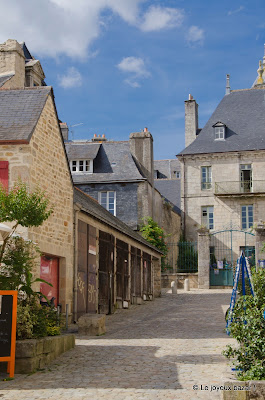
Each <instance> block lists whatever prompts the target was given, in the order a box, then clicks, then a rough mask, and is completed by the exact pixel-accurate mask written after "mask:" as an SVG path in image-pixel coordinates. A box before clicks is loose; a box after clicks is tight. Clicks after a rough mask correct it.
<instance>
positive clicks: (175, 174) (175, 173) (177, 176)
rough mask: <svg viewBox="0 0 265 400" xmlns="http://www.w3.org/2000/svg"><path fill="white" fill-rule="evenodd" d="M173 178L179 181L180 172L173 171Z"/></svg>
mask: <svg viewBox="0 0 265 400" xmlns="http://www.w3.org/2000/svg"><path fill="white" fill-rule="evenodd" d="M174 176H175V177H176V178H177V179H180V171H174Z"/></svg>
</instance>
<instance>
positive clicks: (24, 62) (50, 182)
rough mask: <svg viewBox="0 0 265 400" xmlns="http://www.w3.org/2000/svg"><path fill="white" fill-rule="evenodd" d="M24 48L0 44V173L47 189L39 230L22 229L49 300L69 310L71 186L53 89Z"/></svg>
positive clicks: (12, 42)
mask: <svg viewBox="0 0 265 400" xmlns="http://www.w3.org/2000/svg"><path fill="white" fill-rule="evenodd" d="M43 79H44V74H43V71H42V68H41V65H40V62H39V61H38V60H34V59H33V57H31V55H30V53H29V52H28V50H27V48H26V46H25V44H21V45H20V44H19V43H18V42H17V41H15V40H8V41H7V42H5V43H3V44H1V45H0V86H1V87H0V171H1V174H0V176H1V180H2V182H3V183H4V185H5V186H6V187H9V188H11V187H12V186H13V184H14V183H15V182H16V181H17V180H18V179H19V178H20V179H21V180H22V181H24V182H26V183H27V184H28V186H29V189H34V188H36V187H38V186H39V187H40V188H41V189H42V190H45V192H46V194H47V196H48V197H49V199H50V203H51V205H52V206H53V208H54V211H53V214H52V215H51V216H50V217H49V219H48V220H47V221H45V222H44V224H43V225H42V226H41V227H33V228H28V229H26V228H25V229H20V233H21V234H22V235H23V237H24V238H28V239H31V240H33V241H34V242H36V243H37V244H38V246H39V248H40V250H41V252H42V256H41V260H40V264H39V267H38V268H37V270H36V271H35V274H36V275H37V276H40V277H41V278H44V279H46V280H47V281H50V282H52V283H53V288H51V287H48V285H45V284H43V283H42V284H41V290H42V291H43V293H44V294H46V295H47V297H48V298H51V297H55V298H56V300H55V303H56V304H57V303H58V302H60V303H61V305H62V310H63V312H64V311H65V305H66V304H68V305H69V311H70V313H71V312H72V309H73V243H74V239H73V183H72V178H71V172H70V169H69V166H68V161H67V156H66V153H65V148H64V142H63V138H62V134H61V129H60V124H59V121H58V116H57V111H56V106H55V102H54V95H53V90H52V88H51V87H49V86H44V85H45V84H44V82H43Z"/></svg>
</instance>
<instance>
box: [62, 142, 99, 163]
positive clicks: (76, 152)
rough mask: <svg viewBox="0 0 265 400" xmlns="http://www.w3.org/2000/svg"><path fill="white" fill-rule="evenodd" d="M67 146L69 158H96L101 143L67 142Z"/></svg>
mask: <svg viewBox="0 0 265 400" xmlns="http://www.w3.org/2000/svg"><path fill="white" fill-rule="evenodd" d="M65 148H66V151H67V155H68V158H69V160H84V159H90V160H94V158H96V156H97V154H98V151H99V148H100V144H99V143H86V142H78V143H74V144H73V142H65Z"/></svg>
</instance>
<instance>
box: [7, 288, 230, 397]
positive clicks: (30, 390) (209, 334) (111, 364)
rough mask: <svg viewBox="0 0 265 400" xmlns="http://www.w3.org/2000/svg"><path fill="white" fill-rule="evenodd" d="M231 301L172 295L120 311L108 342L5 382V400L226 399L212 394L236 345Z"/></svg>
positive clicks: (216, 293) (90, 339) (84, 339)
mask: <svg viewBox="0 0 265 400" xmlns="http://www.w3.org/2000/svg"><path fill="white" fill-rule="evenodd" d="M230 296H231V290H227V289H225V290H217V289H212V290H196V289H191V291H189V292H184V291H182V290H179V291H178V295H172V294H170V293H166V292H165V291H164V292H163V295H162V297H161V298H159V299H156V300H155V301H152V302H145V303H144V304H143V305H140V306H135V307H133V308H132V309H129V310H118V311H117V312H116V313H115V314H114V315H110V316H107V317H106V329H107V333H106V335H104V336H83V335H77V340H76V347H75V348H74V349H72V350H70V351H68V352H66V353H64V354H63V355H61V356H60V357H59V358H57V359H56V360H55V361H54V362H53V363H52V364H51V365H50V366H49V367H48V368H46V369H45V370H44V371H42V372H37V373H35V374H33V375H30V376H23V375H16V376H15V379H14V380H13V381H8V382H3V381H1V382H0V399H1V400H44V399H45V400H49V399H50V400H68V399H71V400H80V399H82V400H83V399H84V400H101V399H103V400H105V399H107V400H114V399H115V400H131V399H132V400H141V399H142V400H170V399H172V400H176V399H180V400H195V399H220V398H221V397H220V391H218V392H217V391H210V389H211V385H222V384H223V382H224V380H223V374H225V373H226V372H227V370H228V367H227V361H226V359H225V358H224V357H223V356H222V355H221V352H222V350H223V349H224V348H225V346H226V344H228V343H232V342H233V341H234V340H233V339H231V338H230V337H228V336H227V335H226V334H225V331H224V328H225V320H224V310H226V309H227V307H228V305H229V302H230ZM195 385H197V386H195ZM207 387H208V390H207V389H206V388H207ZM193 388H194V389H193Z"/></svg>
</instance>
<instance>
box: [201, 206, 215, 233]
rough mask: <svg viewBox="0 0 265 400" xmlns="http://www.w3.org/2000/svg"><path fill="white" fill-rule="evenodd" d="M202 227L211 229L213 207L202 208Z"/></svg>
mask: <svg viewBox="0 0 265 400" xmlns="http://www.w3.org/2000/svg"><path fill="white" fill-rule="evenodd" d="M202 225H204V226H206V228H208V229H213V206H208V207H202Z"/></svg>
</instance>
